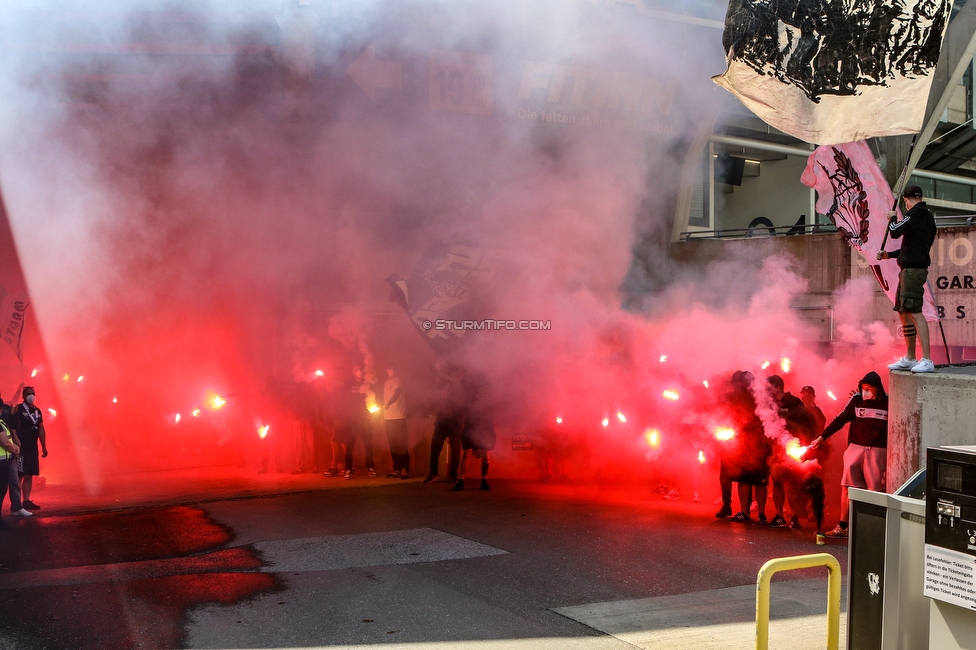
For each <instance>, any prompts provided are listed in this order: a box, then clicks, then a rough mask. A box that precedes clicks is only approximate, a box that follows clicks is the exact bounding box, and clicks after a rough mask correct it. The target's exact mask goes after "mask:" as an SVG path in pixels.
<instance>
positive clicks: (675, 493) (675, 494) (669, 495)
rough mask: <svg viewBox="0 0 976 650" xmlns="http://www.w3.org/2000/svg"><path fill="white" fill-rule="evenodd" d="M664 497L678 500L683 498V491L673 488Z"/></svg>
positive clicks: (669, 499)
mask: <svg viewBox="0 0 976 650" xmlns="http://www.w3.org/2000/svg"><path fill="white" fill-rule="evenodd" d="M664 498H665V499H667V500H668V501H676V500H678V499H680V498H681V493H680V492H678V491H677V490H671V491H670V492H668V493H667V494H666V495H665V496H664Z"/></svg>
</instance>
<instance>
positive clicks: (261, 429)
mask: <svg viewBox="0 0 976 650" xmlns="http://www.w3.org/2000/svg"><path fill="white" fill-rule="evenodd" d="M270 430H271V425H270V424H266V425H264V426H263V427H261V426H259V427H258V438H260V439H261V440H264V439H265V437H267V435H268V431H270Z"/></svg>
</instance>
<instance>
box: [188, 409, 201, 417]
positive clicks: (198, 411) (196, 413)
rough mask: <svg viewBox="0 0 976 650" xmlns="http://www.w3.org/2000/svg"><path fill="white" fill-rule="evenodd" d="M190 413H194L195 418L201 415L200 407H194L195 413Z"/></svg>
mask: <svg viewBox="0 0 976 650" xmlns="http://www.w3.org/2000/svg"><path fill="white" fill-rule="evenodd" d="M190 415H192V416H193V417H195V418H198V417H200V409H193V413H191V414H190Z"/></svg>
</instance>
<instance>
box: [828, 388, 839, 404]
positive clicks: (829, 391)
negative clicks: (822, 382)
mask: <svg viewBox="0 0 976 650" xmlns="http://www.w3.org/2000/svg"><path fill="white" fill-rule="evenodd" d="M827 397H829V398H830V399H832V400H834V401H835V402H836V401H837V396H836V395H834V391H832V390H828V391H827Z"/></svg>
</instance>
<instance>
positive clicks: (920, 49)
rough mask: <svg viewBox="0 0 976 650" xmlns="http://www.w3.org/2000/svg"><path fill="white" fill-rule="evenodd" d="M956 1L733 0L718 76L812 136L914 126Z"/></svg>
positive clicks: (854, 137) (773, 116)
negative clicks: (723, 65)
mask: <svg viewBox="0 0 976 650" xmlns="http://www.w3.org/2000/svg"><path fill="white" fill-rule="evenodd" d="M951 10H952V0H904V1H903V0H847V1H845V2H832V1H828V0H792V1H787V0H731V2H730V3H729V9H728V13H727V14H726V18H725V32H724V34H723V37H722V44H723V46H724V47H725V55H726V59H727V61H728V70H727V71H726V72H725V74H723V75H720V76H717V77H714V78H713V79H714V81H715V83H717V84H718V85H720V86H722V87H723V88H725V89H727V90H729V91H730V92H732V93H733V94H734V95H735V96H736V97H738V98H739V99H740V100H741V101H742V103H743V104H745V106H746V107H747V108H748V109H749V110H751V111H752V112H754V113H755V114H756V115H758V116H759V117H760V118H762V119H763V120H764V121H765V122H766V123H767V124H769V125H770V126H773V127H775V128H777V129H779V130H780V131H783V132H784V133H788V134H790V135H792V136H794V137H796V138H799V139H800V140H803V141H805V142H810V143H814V144H839V143H843V142H855V141H858V140H864V139H867V138H872V137H878V136H886V135H902V134H906V133H917V132H918V131H920V130H921V128H922V121H923V119H924V117H925V106H926V102H927V99H928V93H929V89H930V87H931V85H932V73H933V72H934V71H935V66H936V64H937V63H938V61H939V51H940V49H941V47H942V37H943V35H944V34H945V28H946V24H947V23H948V22H949V15H950V11H951Z"/></svg>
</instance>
